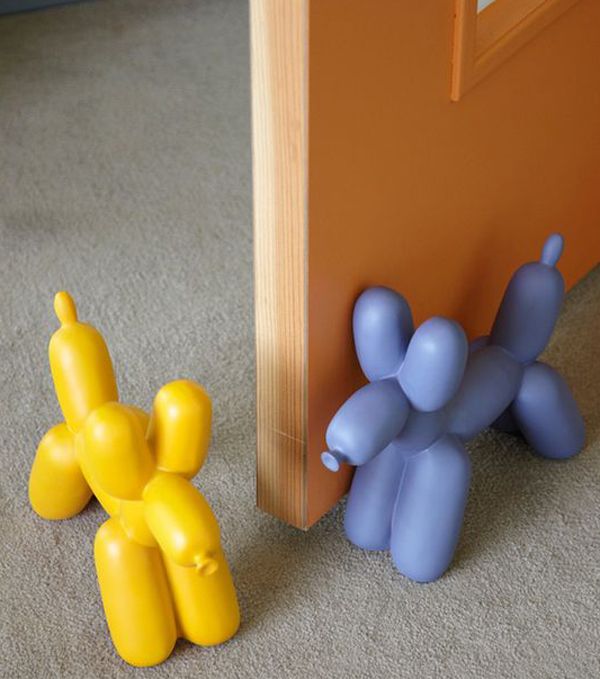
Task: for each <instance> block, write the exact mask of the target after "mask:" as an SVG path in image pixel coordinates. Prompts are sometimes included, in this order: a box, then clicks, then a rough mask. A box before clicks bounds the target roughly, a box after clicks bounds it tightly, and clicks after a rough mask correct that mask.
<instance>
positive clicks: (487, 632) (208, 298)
mask: <svg viewBox="0 0 600 679" xmlns="http://www.w3.org/2000/svg"><path fill="white" fill-rule="evenodd" d="M282 1H284V0H282ZM248 51H249V49H248V8H247V1H246V0H195V1H194V0H172V1H169V2H165V1H164V0H137V1H135V0H119V1H117V0H105V1H98V2H88V3H82V4H76V5H69V6H65V7H59V8H53V9H51V10H47V11H43V12H34V13H29V14H21V15H11V16H5V17H1V18H0V85H1V87H0V93H1V94H0V135H1V137H0V139H1V141H0V163H1V168H2V172H1V175H0V176H1V189H0V191H1V201H0V238H1V241H0V242H1V250H0V277H1V278H0V281H1V283H2V304H1V305H0V318H1V326H0V352H1V354H0V389H1V393H0V398H1V403H2V417H1V418H0V624H1V626H2V633H1V635H0V658H1V660H0V675H1V676H3V677H11V678H17V677H27V678H31V677H49V676H52V677H55V676H56V677H58V676H60V677H74V678H77V679H83V678H85V677H120V676H148V677H167V676H172V677H196V676H201V677H368V676H370V677H386V676H394V677H411V678H412V677H456V678H460V679H466V678H471V677H472V678H477V679H481V678H482V677H507V678H508V677H510V678H514V677H527V678H534V679H535V678H540V679H541V678H542V677H556V678H559V677H560V678H564V677H573V678H574V677H578V678H579V677H598V676H600V577H599V576H600V515H599V509H598V508H599V507H600V397H599V394H600V391H599V389H598V384H600V349H599V348H600V269H596V270H595V271H593V272H592V273H591V274H590V275H589V276H587V278H586V279H584V280H583V281H582V282H581V283H580V284H579V285H578V286H577V287H576V288H575V289H574V290H573V291H572V292H571V293H570V295H569V297H568V300H567V302H566V304H565V308H564V312H563V314H562V317H561V320H560V323H559V327H558V329H557V331H556V333H555V336H554V339H553V342H552V345H551V346H550V348H549V349H548V351H547V354H546V357H547V359H548V360H549V361H550V362H552V364H554V365H555V366H557V367H558V368H559V369H560V370H561V371H562V373H563V374H564V375H565V376H566V378H567V379H568V381H569V382H570V383H571V384H572V386H573V389H574V392H575V394H576V397H577V399H578V400H579V402H580V404H581V408H582V410H583V413H584V417H585V420H586V424H587V428H588V444H587V447H586V449H585V451H584V452H583V453H582V454H581V455H580V456H578V457H577V458H575V459H573V460H571V461H569V462H566V463H553V462H548V461H544V460H542V459H539V458H536V457H534V456H533V455H532V454H531V453H530V451H529V450H528V448H527V446H526V445H525V444H524V443H523V442H522V441H521V440H520V439H518V438H513V437H510V436H506V435H502V434H499V433H492V432H487V433H484V434H483V435H482V436H480V437H479V438H478V439H477V440H476V441H475V442H474V443H473V444H472V445H471V452H472V455H473V467H474V478H473V485H472V490H471V495H470V499H469V504H468V508H467V514H466V520H465V527H464V531H463V535H462V538H461V543H460V547H459V550H458V554H457V556H456V559H455V562H454V564H453V566H452V568H451V570H450V571H449V572H448V573H447V574H446V575H445V576H444V577H443V578H442V579H441V580H440V581H439V582H437V583H435V584H431V585H427V586H422V585H418V584H415V583H413V582H410V581H409V580H407V579H406V578H403V577H402V576H400V575H399V574H398V573H397V572H395V571H394V569H393V567H392V564H391V561H390V557H389V555H388V554H385V553H365V552H362V551H360V550H358V549H356V548H354V547H353V546H352V545H350V544H349V543H348V542H347V541H346V540H345V538H344V536H343V533H342V512H343V505H341V506H340V507H338V508H337V509H336V510H334V511H332V512H331V513H330V514H328V515H327V516H326V517H325V518H324V519H323V520H321V521H320V522H319V523H318V524H317V525H316V526H315V527H314V528H313V529H311V530H310V531H309V532H308V533H302V532H301V531H298V530H295V529H293V528H290V527H287V526H285V525H283V524H282V523H280V522H278V521H277V520H275V519H273V518H271V517H269V516H267V515H265V514H262V513H261V512H259V511H258V510H257V509H256V508H255V505H254V488H255V480H254V451H255V395H254V390H255V369H254V336H253V297H252V230H251V162H250V158H251V153H250V109H249V98H250V97H249V78H248V72H249V67H248ZM567 247H568V243H567ZM62 288H66V289H68V290H70V291H71V292H72V294H73V295H74V296H75V298H76V300H77V301H78V303H79V309H80V315H81V317H82V318H83V319H84V320H89V321H90V322H92V323H93V324H95V325H96V326H97V327H98V328H99V329H100V330H101V331H102V332H103V333H104V335H105V337H106V339H107V341H108V344H109V347H110V350H111V352H112V355H113V359H114V361H115V364H116V369H117V374H118V379H119V385H120V390H121V396H122V399H123V400H124V401H125V402H130V403H135V404H138V405H140V406H143V407H146V408H147V407H149V405H150V403H151V401H152V398H153V396H154V394H155V392H156V391H157V389H158V388H159V387H160V386H161V385H162V384H163V383H165V382H166V381H168V380H171V379H174V378H176V377H180V376H186V377H190V378H194V379H197V380H199V381H200V382H202V383H203V384H204V385H205V387H206V388H207V390H208V391H209V393H210V394H211V395H212V397H213V399H214V406H215V420H214V438H213V444H212V448H211V453H210V456H209V459H208V462H207V464H206V466H205V468H204V469H203V470H202V472H201V473H200V474H199V476H198V477H197V479H196V481H195V482H196V483H197V484H198V486H199V487H200V488H201V489H202V490H203V492H204V493H205V495H206V496H207V498H208V500H209V501H210V503H211V504H212V507H213V508H214V511H215V513H216V514H217V516H218V517H219V520H220V523H221V527H222V532H223V541H224V546H225V549H226V552H227V555H228V558H229V561H230V564H231V567H232V571H233V574H234V578H235V581H236V585H237V588H238V591H239V596H240V602H241V607H242V614H243V624H242V627H241V629H240V631H239V634H238V635H237V636H236V637H235V638H234V639H232V640H231V641H230V642H228V643H227V644H225V645H223V646H221V647H218V648H210V649H203V648H198V647H194V646H192V645H190V644H188V643H185V642H181V641H180V642H178V644H177V647H176V649H175V651H174V653H173V655H172V656H171V658H170V659H169V660H167V661H166V662H165V663H164V664H162V665H160V666H159V667H156V668H152V669H148V670H136V669H134V668H131V667H129V666H127V665H126V664H125V663H124V662H122V661H121V660H120V659H119V657H118V656H117V655H116V653H115V651H114V649H113V646H112V644H111V642H110V639H109V636H108V633H107V628H106V623H105V620H104V614H103V611H102V605H101V602H100V598H99V592H98V587H97V584H96V577H95V573H94V564H93V555H92V545H93V539H94V534H95V532H96V530H97V528H98V526H99V525H100V524H101V523H102V522H103V521H104V520H105V516H104V513H103V511H102V510H101V508H100V507H99V506H98V505H97V504H96V503H95V502H93V503H91V504H90V505H89V506H88V508H86V509H85V510H84V511H83V513H82V514H81V515H79V516H78V517H76V518H74V519H72V520H70V521H62V522H46V521H42V520H41V519H39V518H38V517H37V516H36V515H35V514H34V513H33V511H32V510H31V509H30V507H29V505H28V500H27V479H28V474H29V469H30V466H31V462H32V460H33V456H34V453H35V449H36V446H37V443H38V441H39V439H40V438H41V436H42V435H43V434H44V432H45V431H46V430H47V429H48V428H49V427H50V426H51V425H53V424H54V423H55V422H57V421H59V419H60V414H59V410H58V407H57V404H56V402H55V397H54V393H53V389H52V383H51V379H50V373H49V368H48V362H47V355H46V347H47V342H48V339H49V337H50V335H51V333H52V332H53V331H54V330H55V328H56V320H55V318H54V315H53V312H52V298H53V294H54V292H55V291H56V290H59V289H62Z"/></svg>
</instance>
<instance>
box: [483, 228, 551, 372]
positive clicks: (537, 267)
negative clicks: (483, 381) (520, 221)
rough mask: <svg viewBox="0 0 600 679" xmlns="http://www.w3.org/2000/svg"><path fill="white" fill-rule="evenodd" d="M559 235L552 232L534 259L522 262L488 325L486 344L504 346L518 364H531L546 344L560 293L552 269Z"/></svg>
mask: <svg viewBox="0 0 600 679" xmlns="http://www.w3.org/2000/svg"><path fill="white" fill-rule="evenodd" d="M562 250H563V237H562V236H561V235H560V234H558V233H555V234H552V235H551V236H550V237H549V238H548V239H547V240H546V242H545V243H544V247H543V248H542V256H541V257H540V260H539V261H538V262H530V263H528V264H524V265H523V266H522V267H520V268H519V269H517V271H516V272H515V273H514V275H513V277H512V278H511V280H510V282H509V284H508V287H507V288H506V292H505V293H504V297H503V299H502V302H501V304H500V308H499V309H498V314H497V315H496V320H495V321H494V325H493V327H492V332H491V334H490V339H489V344H495V345H497V346H500V347H502V348H503V349H506V350H507V351H508V352H509V353H510V354H511V355H512V356H514V358H515V359H516V360H517V361H519V362H520V363H522V364H527V363H531V362H532V361H534V360H535V359H536V358H537V357H538V356H539V354H540V353H541V352H542V351H543V350H544V348H545V347H546V344H547V343H548V341H549V339H550V336H551V335H552V331H553V330H554V326H555V324H556V319H557V318H558V314H559V312H560V306H561V303H562V299H563V294H564V282H563V278H562V276H561V274H560V272H559V271H558V269H556V266H555V265H556V263H557V262H558V260H559V259H560V256H561V254H562Z"/></svg>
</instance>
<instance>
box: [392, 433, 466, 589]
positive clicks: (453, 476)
mask: <svg viewBox="0 0 600 679" xmlns="http://www.w3.org/2000/svg"><path fill="white" fill-rule="evenodd" d="M470 478H471V462H470V459H469V456H468V454H467V451H466V450H465V448H464V446H463V445H462V443H461V442H460V440H459V439H458V437H457V436H452V435H447V436H444V437H442V438H441V439H439V440H438V441H436V443H434V444H433V445H432V446H431V447H430V448H428V449H427V450H424V451H423V452H421V453H418V454H417V455H414V456H413V457H411V458H409V459H408V460H407V462H406V469H405V471H404V476H403V478H402V484H401V486H400V489H399V491H398V499H397V500H396V506H395V508H394V515H393V518H392V537H391V551H392V557H393V559H394V563H395V564H396V567H397V568H398V570H399V571H400V572H401V573H403V574H404V575H407V576H408V577H409V578H412V579H413V580H417V581H419V582H430V581H432V580H436V579H437V578H439V577H440V576H441V575H443V573H444V571H445V570H446V569H447V568H448V566H449V565H450V562H451V561H452V557H453V556H454V550H455V549H456V544H457V543H458V538H459V536H460V530H461V527H462V521H463V515H464V511H465V506H466V503H467V495H468V492H469V482H470Z"/></svg>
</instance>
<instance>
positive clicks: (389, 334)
mask: <svg viewBox="0 0 600 679" xmlns="http://www.w3.org/2000/svg"><path fill="white" fill-rule="evenodd" d="M562 249H563V239H562V237H561V236H560V235H558V234H554V235H552V236H550V237H549V238H548V239H547V241H546V243H545V244H544V247H543V251H542V255H541V258H540V261H538V262H531V263H529V264H525V265H523V266H522V267H521V268H520V269H518V270H517V271H516V272H515V274H514V275H513V277H512V279H511V281H510V283H509V285H508V287H507V289H506V292H505V294H504V298H503V299H502V302H501V304H500V308H499V310H498V314H497V316H496V320H495V322H494V325H493V328H492V332H491V335H490V336H489V337H482V338H479V339H478V340H476V341H475V342H473V343H472V344H471V346H470V347H468V345H467V339H466V336H465V334H464V332H463V331H462V329H461V328H460V326H458V325H457V324H456V323H454V322H453V321H450V320H448V319H444V318H440V317H435V318H432V319H429V320H428V321H425V323H423V324H422V325H421V326H420V327H419V328H417V330H416V331H414V332H413V326H412V318H411V314H410V309H409V307H408V305H407V303H406V301H405V300H404V298H402V297H401V296H400V295H399V294H398V293H396V292H394V291H392V290H389V289H387V288H370V289H369V290H366V291H365V292H364V293H362V295H361V296H360V297H359V299H358V300H357V303H356V305H355V309H354V318H353V329H354V341H355V345H356V352H357V355H358V359H359V362H360V365H361V368H362V370H363V372H364V374H365V375H366V376H367V377H368V378H369V380H370V382H369V384H367V385H366V386H364V387H362V388H361V389H359V390H358V391H357V392H356V393H355V394H353V395H352V396H351V397H350V398H349V399H348V401H346V403H345V404H344V405H342V407H341V408H340V409H339V410H338V412H337V413H336V415H335V416H334V417H333V419H332V420H331V423H330V425H329V427H328V430H327V436H326V439H327V445H328V448H329V450H327V451H326V452H324V453H323V454H322V456H321V459H322V462H323V464H324V465H325V466H326V467H327V468H329V469H330V470H331V471H337V470H338V469H339V467H340V464H341V463H347V464H350V465H354V466H356V467H357V469H356V472H355V474H354V479H353V482H352V486H351V489H350V493H349V496H348V504H347V508H346V515H345V521H344V525H345V530H346V534H347V536H348V538H349V539H350V540H351V541H352V542H353V543H355V544H356V545H358V546H360V547H363V548H365V549H391V553H392V557H393V559H394V563H395V564H396V566H397V568H398V569H399V570H400V571H401V572H402V573H404V574H405V575H407V576H408V577H410V578H412V579H414V580H417V581H420V582H429V581H432V580H435V579H437V578H439V577H440V576H441V575H442V574H443V573H444V572H445V571H446V569H447V568H448V566H449V565H450V563H451V561H452V557H453V555H454V551H455V548H456V544H457V542H458V539H459V536H460V530H461V526H462V521H463V515H464V509H465V506H466V501H467V495H468V489H469V481H470V474H471V467H470V460H469V457H468V455H467V452H466V449H465V447H464V443H465V442H466V441H468V440H469V439H471V438H473V437H474V436H475V435H476V434H478V433H479V432H480V431H481V430H482V429H484V428H485V427H488V426H490V425H495V426H498V427H499V428H502V429H505V430H511V431H520V433H521V434H522V435H523V436H524V437H525V439H526V440H527V441H528V442H529V443H530V444H531V446H532V447H533V449H534V450H535V451H536V452H537V453H538V454H539V455H541V456H543V457H546V458H549V459H563V458H568V457H571V456H572V455H575V454H576V453H577V452H579V450H581V448H582V447H583V444H584V439H585V431H584V424H583V420H582V418H581V415H580V413H579V410H578V408H577V405H576V403H575V400H574V399H573V396H572V395H571V392H570V390H569V388H568V386H567V384H566V383H565V381H564V380H563V379H562V377H561V376H560V375H558V374H557V373H556V372H555V371H554V370H553V369H552V368H551V367H549V366H547V365H546V364H544V363H542V362H539V361H537V360H536V359H537V357H538V355H539V353H540V352H541V351H542V350H543V349H544V347H545V346H546V343H547V342H548V340H549V339H550V336H551V334H552V330H553V328H554V325H555V323H556V319H557V317H558V313H559V310H560V304H561V301H562V297H563V289H564V287H563V281H562V276H561V275H560V273H559V272H558V270H557V269H556V268H555V265H556V263H557V262H558V259H559V258H560V255H561V252H562Z"/></svg>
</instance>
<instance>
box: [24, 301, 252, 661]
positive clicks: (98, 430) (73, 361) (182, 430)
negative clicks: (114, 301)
mask: <svg viewBox="0 0 600 679" xmlns="http://www.w3.org/2000/svg"><path fill="white" fill-rule="evenodd" d="M54 307H55V310H56V314H57V316H58V318H59V320H60V322H61V327H60V329H59V330H57V331H56V333H55V334H54V335H53V337H52V339H51V340H50V347H49V353H50V366H51V369H52V376H53V379H54V386H55V389H56V394H57V397H58V401H59V403H60V406H61V409H62V412H63V415H64V417H65V422H64V423H62V424H58V425H56V426H55V427H53V428H52V429H50V431H49V432H48V433H47V434H46V435H45V436H44V438H43V439H42V441H41V443H40V445H39V448H38V451H37V454H36V457H35V460H34V463H33V467H32V469H31V475H30V480H29V498H30V501H31V505H32V507H33V509H34V510H35V511H36V512H37V513H38V514H39V515H40V516H41V517H43V518H45V519H67V518H69V517H71V516H74V515H75V514H77V513H78V512H80V511H81V510H82V509H83V508H84V507H85V505H86V504H87V503H88V501H89V500H90V498H91V497H92V494H93V495H96V497H97V498H98V500H99V501H100V503H101V504H102V506H103V507H104V509H105V510H106V511H107V513H108V514H109V515H110V516H111V518H110V519H109V520H108V521H106V523H104V524H103V525H102V526H101V527H100V529H99V530H98V533H97V535H96V540H95V544H94V555H95V561H96V570H97V574H98V582H99V585H100V593H101V596H102V602H103V604H104V610H105V613H106V619H107V622H108V627H109V630H110V634H111V637H112V639H113V642H114V645H115V647H116V649H117V652H118V653H119V655H120V656H121V657H122V658H123V659H124V660H126V661H127V662H128V663H131V664H132V665H137V666H147V665H155V664H157V663H160V662H162V661H163V660H165V659H166V658H167V657H168V656H169V655H170V653H171V651H172V650H173V646H174V645H175V642H176V640H177V637H184V638H186V639H188V640H189V641H191V642H193V643H195V644H200V645H203V646H209V645H214V644H219V643H222V642H223V641H226V640H227V639H229V638H230V637H231V636H233V635H234V634H235V632H236V631H237V629H238V627H239V623H240V614H239V608H238V603H237V597H236V593H235V589H234V585H233V581H232V579H231V575H230V573H229V568H228V565H227V561H226V559H225V556H224V554H223V550H222V549H221V544H220V532H219V526H218V523H217V520H216V518H215V516H214V515H213V513H212V511H211V509H210V507H209V505H208V503H207V502H206V500H205V499H204V497H203V496H202V494H201V493H200V492H199V491H198V490H197V489H196V488H195V487H194V486H193V485H192V484H191V483H190V482H189V480H188V479H190V478H191V477H192V476H194V475H195V474H196V473H197V472H198V471H199V470H200V468H201V466H202V465H203V463H204V460H205V458H206V454H207V452H208V445H209V441H210V423H211V408H212V406H211V402H210V399H209V397H208V395H207V394H206V393H205V391H204V390H203V389H202V387H200V386H199V385H198V384H196V383H194V382H192V381H189V380H178V381H175V382H171V383H169V384H167V385H165V386H164V387H162V389H160V391H159V392H158V394H157V395H156V398H155V400H154V405H153V408H152V413H151V414H150V416H148V415H147V414H146V413H145V412H143V411H142V410H140V409H139V408H136V407H134V406H128V405H124V404H122V403H119V402H118V400H117V399H118V395H117V386H116V381H115V376H114V371H113V368H112V362H111V360H110V355H109V353H108V349H107V348H106V344H105V343H104V340H103V339H102V336H101V335H100V333H99V332H98V331H97V330H96V329H95V328H93V327H91V326H89V325H86V324H84V323H81V322H79V321H78V319H77V312H76V309H75V305H74V303H73V300H72V299H71V297H70V296H69V295H68V294H67V293H66V292H59V293H58V294H57V295H56V298H55V303H54Z"/></svg>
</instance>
